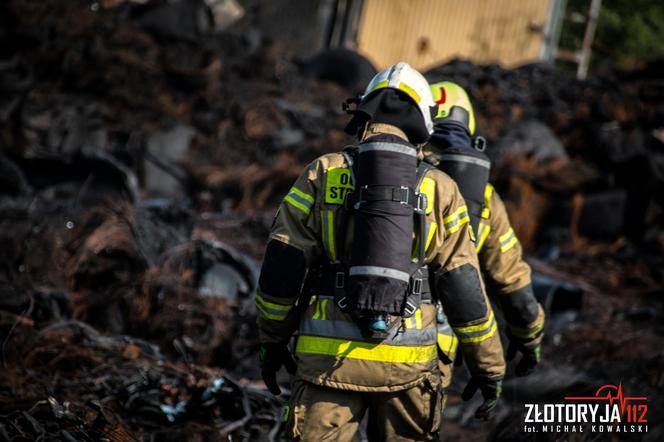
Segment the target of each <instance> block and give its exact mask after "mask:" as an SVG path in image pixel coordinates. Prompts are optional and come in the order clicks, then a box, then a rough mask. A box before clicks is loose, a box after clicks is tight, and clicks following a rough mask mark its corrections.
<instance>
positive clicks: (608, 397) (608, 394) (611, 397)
mask: <svg viewBox="0 0 664 442" xmlns="http://www.w3.org/2000/svg"><path fill="white" fill-rule="evenodd" d="M565 400H566V401H608V402H609V405H613V404H614V402H617V403H618V405H620V414H621V415H622V416H625V415H627V422H629V423H647V422H648V419H646V413H647V412H648V404H647V403H645V404H634V403H631V404H630V402H648V398H647V397H646V396H625V395H624V394H623V389H622V384H619V385H617V386H616V385H612V384H606V385H602V386H601V387H599V388H598V389H597V391H596V392H595V396H565Z"/></svg>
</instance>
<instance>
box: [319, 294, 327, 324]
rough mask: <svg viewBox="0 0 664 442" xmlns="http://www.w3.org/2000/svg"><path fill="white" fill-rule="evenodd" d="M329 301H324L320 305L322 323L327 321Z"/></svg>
mask: <svg viewBox="0 0 664 442" xmlns="http://www.w3.org/2000/svg"><path fill="white" fill-rule="evenodd" d="M328 301H329V299H323V300H322V301H321V303H320V319H321V321H327V303H328Z"/></svg>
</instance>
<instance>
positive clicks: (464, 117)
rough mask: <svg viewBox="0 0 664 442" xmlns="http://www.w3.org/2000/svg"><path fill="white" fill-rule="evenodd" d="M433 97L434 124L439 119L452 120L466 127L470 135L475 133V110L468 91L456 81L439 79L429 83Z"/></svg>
mask: <svg viewBox="0 0 664 442" xmlns="http://www.w3.org/2000/svg"><path fill="white" fill-rule="evenodd" d="M430 87H431V93H432V94H433V99H434V101H435V102H436V104H437V105H438V114H436V116H435V117H434V124H435V123H437V122H440V120H452V121H458V122H459V123H462V124H463V125H464V126H466V127H467V128H468V131H469V132H470V135H474V134H475V112H473V105H472V104H470V98H468V93H466V91H465V90H464V88H462V87H461V86H459V85H458V84H456V83H452V82H451V81H441V82H440V83H434V84H432V85H430Z"/></svg>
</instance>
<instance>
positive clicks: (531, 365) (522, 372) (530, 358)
mask: <svg viewBox="0 0 664 442" xmlns="http://www.w3.org/2000/svg"><path fill="white" fill-rule="evenodd" d="M540 349H541V346H540V345H539V344H537V346H535V347H531V348H529V347H526V346H525V345H524V344H522V343H521V342H519V341H518V340H516V339H510V345H509V346H508V347H507V360H508V361H511V360H512V359H514V357H515V356H516V353H517V352H520V353H521V354H522V355H523V356H521V360H519V363H518V364H516V370H515V374H516V375H517V376H528V375H529V374H530V373H532V372H533V371H535V367H536V366H537V364H539V363H540V361H541V360H542V354H541V350H540Z"/></svg>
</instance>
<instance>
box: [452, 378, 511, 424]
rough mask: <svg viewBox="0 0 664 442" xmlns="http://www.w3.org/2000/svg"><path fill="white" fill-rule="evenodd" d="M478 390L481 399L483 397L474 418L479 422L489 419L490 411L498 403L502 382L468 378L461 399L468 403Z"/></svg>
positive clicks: (500, 380)
mask: <svg viewBox="0 0 664 442" xmlns="http://www.w3.org/2000/svg"><path fill="white" fill-rule="evenodd" d="M478 388H479V389H480V391H481V392H482V397H484V402H483V403H482V405H480V406H479V408H478V409H477V411H475V417H476V418H478V419H481V420H484V421H486V420H489V417H491V411H492V410H493V409H494V408H495V407H496V404H497V403H498V398H499V397H500V394H501V393H502V391H503V380H502V379H497V380H491V379H485V378H476V377H473V378H470V381H468V385H466V388H464V390H463V393H461V399H463V400H464V401H469V400H470V399H471V398H472V397H473V396H475V392H477V389H478Z"/></svg>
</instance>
